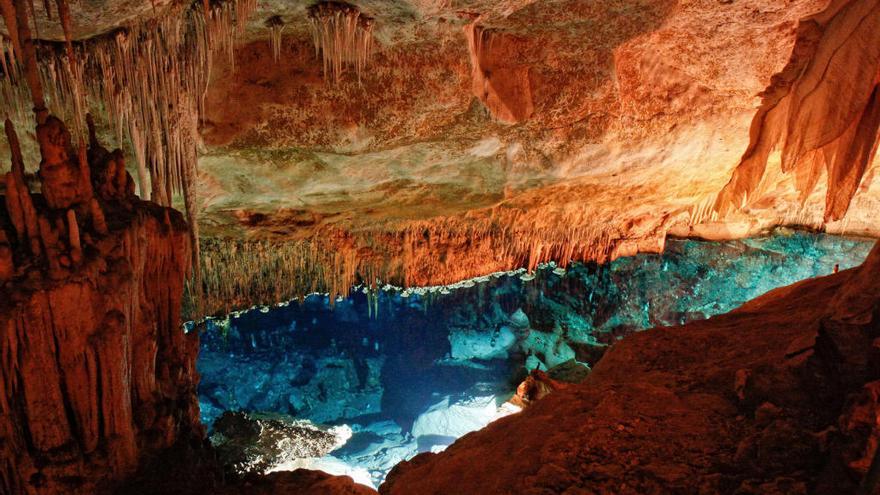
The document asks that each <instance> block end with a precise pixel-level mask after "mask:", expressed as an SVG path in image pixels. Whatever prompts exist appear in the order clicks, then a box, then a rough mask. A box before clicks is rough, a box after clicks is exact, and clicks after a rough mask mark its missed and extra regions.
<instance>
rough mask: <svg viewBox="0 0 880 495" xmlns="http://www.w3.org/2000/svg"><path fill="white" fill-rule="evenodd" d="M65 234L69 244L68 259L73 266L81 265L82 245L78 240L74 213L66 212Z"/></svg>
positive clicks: (77, 227) (77, 226)
mask: <svg viewBox="0 0 880 495" xmlns="http://www.w3.org/2000/svg"><path fill="white" fill-rule="evenodd" d="M67 233H68V243H69V244H70V259H71V261H73V264H74V265H79V264H80V263H82V244H81V243H80V238H79V225H77V223H76V212H75V211H74V210H67Z"/></svg>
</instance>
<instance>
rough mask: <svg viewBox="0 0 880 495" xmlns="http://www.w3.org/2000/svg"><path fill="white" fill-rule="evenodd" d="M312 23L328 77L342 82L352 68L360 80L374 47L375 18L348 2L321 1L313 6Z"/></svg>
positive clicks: (317, 50)
mask: <svg viewBox="0 0 880 495" xmlns="http://www.w3.org/2000/svg"><path fill="white" fill-rule="evenodd" d="M309 23H310V25H311V29H312V38H313V41H314V43H315V53H316V54H319V55H320V56H321V60H322V61H323V64H324V77H326V78H328V79H330V80H332V81H333V83H334V84H338V83H339V82H340V81H341V79H342V75H343V73H344V72H345V69H346V68H348V67H351V68H353V69H354V72H355V74H356V76H357V79H358V82H360V80H361V76H362V75H363V73H364V70H365V69H366V67H367V62H368V61H369V59H370V56H371V54H372V50H373V19H372V18H370V17H367V16H365V15H363V14H361V12H360V11H359V10H358V9H357V7H355V6H353V5H350V4H347V3H343V2H321V3H317V4H315V5H313V6H311V7H310V8H309Z"/></svg>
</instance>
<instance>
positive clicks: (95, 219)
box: [89, 198, 109, 235]
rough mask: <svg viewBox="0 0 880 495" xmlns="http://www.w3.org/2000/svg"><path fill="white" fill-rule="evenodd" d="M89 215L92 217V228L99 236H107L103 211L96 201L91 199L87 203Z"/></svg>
mask: <svg viewBox="0 0 880 495" xmlns="http://www.w3.org/2000/svg"><path fill="white" fill-rule="evenodd" d="M89 215H90V216H91V217H92V228H93V229H95V232H97V233H98V234H100V235H107V233H108V232H109V231H108V229H107V222H106V221H105V220H104V210H102V209H101V205H99V204H98V200H97V199H95V198H92V201H91V202H89Z"/></svg>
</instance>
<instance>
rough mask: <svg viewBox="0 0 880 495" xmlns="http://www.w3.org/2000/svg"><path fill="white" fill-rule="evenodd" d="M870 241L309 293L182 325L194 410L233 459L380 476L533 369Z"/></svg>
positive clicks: (444, 440) (443, 440) (558, 366)
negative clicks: (195, 353)
mask: <svg viewBox="0 0 880 495" xmlns="http://www.w3.org/2000/svg"><path fill="white" fill-rule="evenodd" d="M871 246H872V241H870V240H863V239H859V238H851V237H840V236H833V235H827V234H819V233H810V232H804V231H794V230H782V229H780V230H776V231H774V232H772V233H770V234H768V235H765V236H760V237H754V238H748V239H743V240H736V241H726V242H708V241H697V240H677V239H670V240H668V242H667V244H666V250H665V252H664V253H663V254H662V255H648V254H641V255H637V256H634V257H627V258H620V259H618V260H616V261H614V262H612V263H610V264H607V265H604V266H599V265H595V264H582V263H574V264H572V265H569V266H568V267H566V268H562V267H560V266H557V265H556V264H554V263H549V264H545V265H542V266H541V267H540V268H539V269H538V270H537V271H536V272H535V273H526V272H525V271H524V270H520V271H515V272H507V273H497V274H493V275H490V276H485V277H481V278H478V279H473V280H468V281H464V282H460V283H458V284H454V285H452V286H444V287H427V288H409V289H401V288H397V287H391V286H384V287H378V288H377V289H374V290H366V289H365V288H363V287H357V288H354V289H352V291H351V292H350V294H349V296H348V297H346V298H337V299H336V300H333V301H331V300H330V299H329V298H328V296H327V295H321V294H313V295H310V296H308V297H306V298H305V299H303V300H296V301H291V302H288V303H285V304H282V305H278V306H275V307H262V308H254V309H252V310H249V311H244V312H239V313H236V314H233V315H228V316H226V317H225V318H213V319H208V320H206V321H204V322H202V323H200V324H199V325H194V324H192V323H190V324H189V325H188V326H189V328H190V329H193V328H197V329H198V331H200V332H201V333H202V334H201V350H200V355H199V359H198V371H199V373H200V374H201V383H200V385H199V402H200V407H201V417H202V422H203V423H204V424H205V425H211V426H209V434H210V435H211V437H210V438H211V441H212V443H214V445H215V446H216V447H218V451H219V452H221V455H226V456H228V457H227V459H226V462H227V464H228V465H232V466H234V467H235V468H236V469H237V470H239V471H259V472H270V471H275V470H283V469H293V468H296V467H307V468H312V469H319V470H324V471H327V472H330V473H332V474H346V475H349V476H352V477H353V478H354V479H355V481H357V482H359V483H362V484H366V485H370V486H374V487H375V486H378V485H379V484H381V483H382V481H383V480H384V478H385V476H386V475H387V474H388V472H389V471H390V470H391V469H392V468H393V467H394V465H396V464H397V463H399V462H400V461H403V460H406V459H409V458H411V457H413V456H414V455H416V454H417V453H419V452H425V451H433V452H437V451H440V450H443V449H444V448H445V447H446V446H448V445H449V444H451V443H452V442H454V441H455V440H456V439H457V438H459V437H461V436H463V435H465V434H467V433H468V432H470V431H474V430H477V429H480V428H482V427H483V426H485V425H487V424H488V423H489V422H491V421H493V420H495V419H497V418H500V417H502V416H505V415H508V414H514V413H516V412H517V411H518V410H519V407H518V406H517V405H514V404H512V403H511V402H508V400H509V399H510V398H511V396H512V395H513V394H514V392H515V391H516V388H517V386H518V384H519V383H521V382H522V381H523V379H525V378H526V376H527V375H528V372H529V371H530V370H532V369H539V370H542V371H547V372H548V374H549V376H550V377H552V378H554V379H556V380H559V381H562V382H565V381H578V380H582V379H583V378H584V377H585V376H587V375H588V374H589V372H590V368H591V367H592V366H595V365H596V363H597V362H598V361H599V360H600V359H601V356H602V354H603V353H604V351H605V349H606V348H607V347H608V346H611V345H613V344H614V342H615V341H617V340H618V339H621V338H624V337H625V336H626V335H628V334H630V333H632V332H637V331H640V330H645V329H648V328H653V327H658V326H675V325H681V324H684V323H687V322H689V321H693V320H698V319H705V318H708V317H711V316H713V315H717V314H721V313H725V312H728V311H730V310H732V309H734V308H736V307H738V306H740V305H741V304H743V303H744V302H746V301H748V300H751V299H753V298H755V297H757V296H759V295H761V294H763V293H765V292H767V291H770V290H772V289H774V288H777V287H780V286H784V285H788V284H791V283H794V282H796V281H799V280H803V279H807V278H811V277H816V276H820V275H826V274H829V273H832V272H833V271H836V270H838V269H839V270H845V269H848V268H850V267H853V266H856V265H858V264H859V263H861V262H862V261H863V260H864V258H865V257H866V255H867V254H868V252H869V250H870V248H871Z"/></svg>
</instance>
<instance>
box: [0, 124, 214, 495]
mask: <svg viewBox="0 0 880 495" xmlns="http://www.w3.org/2000/svg"><path fill="white" fill-rule="evenodd" d="M43 120H44V121H43V122H42V123H41V124H40V125H39V126H38V127H37V136H38V139H39V142H40V145H41V152H42V155H43V160H42V162H41V164H40V171H39V176H40V178H41V183H40V189H41V193H39V194H36V193H32V192H31V191H30V187H29V185H28V183H29V182H30V180H29V178H28V176H27V175H26V174H25V173H24V164H23V162H22V157H21V152H20V150H19V149H18V146H17V142H18V139H17V136H16V134H15V132H14V131H13V130H12V124H11V122H9V121H8V120H7V122H6V131H7V136H8V138H9V139H10V142H12V143H14V145H13V156H12V164H13V165H12V171H11V172H9V173H7V174H6V176H5V185H6V187H5V191H4V195H3V196H0V197H2V204H0V293H2V301H0V459H2V461H0V493H9V494H37V493H46V494H52V493H83V494H87V493H88V494H91V493H100V492H102V491H104V490H109V489H110V488H112V487H113V486H114V485H115V484H116V483H117V482H120V481H122V480H123V479H124V478H126V477H127V476H129V475H131V474H132V473H133V472H135V471H136V470H137V468H138V467H139V466H140V464H141V462H142V461H143V460H145V459H146V458H149V457H150V456H151V455H153V454H155V453H158V452H160V451H161V450H163V449H166V448H168V447H170V446H172V445H173V444H175V443H176V442H178V441H187V440H198V439H200V438H201V436H202V434H203V432H202V430H201V426H200V424H199V422H198V404H197V401H196V384H197V379H198V378H197V374H196V372H195V359H196V355H197V353H198V337H197V336H196V335H186V334H184V332H183V330H182V328H181V326H180V312H181V299H182V296H183V290H184V281H185V279H186V277H187V274H188V273H189V267H190V263H191V258H190V249H191V247H190V240H189V233H188V232H189V229H188V228H187V224H186V222H184V220H183V218H182V217H181V215H180V214H179V213H178V212H176V211H174V210H172V209H170V208H163V207H159V206H156V205H155V204H153V203H149V202H143V201H141V200H139V199H138V198H137V197H136V196H135V195H134V183H133V181H132V178H131V177H130V176H129V174H127V173H126V172H125V166H124V159H123V157H122V154H121V152H120V151H119V150H116V151H114V152H112V153H111V152H109V151H108V150H106V149H105V148H103V147H101V146H100V144H98V143H97V141H96V140H94V136H92V138H93V140H92V144H91V146H90V147H89V148H88V150H86V148H85V147H81V148H79V149H78V150H77V149H75V148H74V147H73V146H72V145H71V137H70V134H69V133H68V132H67V129H66V127H65V126H64V125H63V124H62V123H61V121H60V120H58V119H56V118H54V117H51V116H49V117H45V116H44V117H43Z"/></svg>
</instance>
